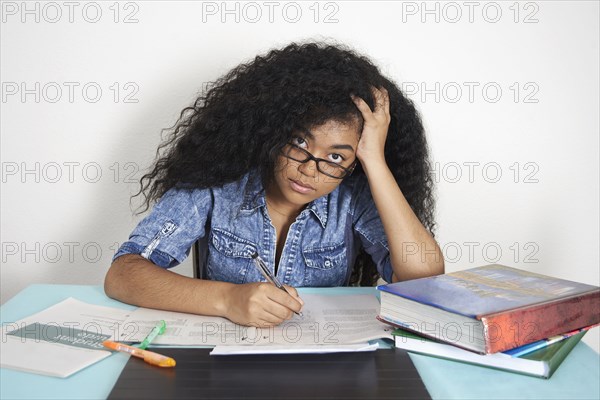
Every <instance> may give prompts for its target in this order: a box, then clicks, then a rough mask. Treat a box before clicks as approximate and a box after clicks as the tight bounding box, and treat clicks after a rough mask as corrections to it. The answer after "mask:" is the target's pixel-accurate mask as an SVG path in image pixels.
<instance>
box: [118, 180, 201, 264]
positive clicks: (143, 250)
mask: <svg viewBox="0 0 600 400" xmlns="http://www.w3.org/2000/svg"><path fill="white" fill-rule="evenodd" d="M212 206H213V201H212V193H211V191H210V189H193V190H188V189H171V190H169V191H167V192H166V193H165V194H164V195H163V196H162V197H161V199H160V200H159V201H158V202H157V203H156V204H155V206H154V207H153V208H152V211H151V212H150V214H148V216H146V217H145V218H144V219H143V220H142V221H140V223H139V224H138V225H137V226H136V227H135V229H134V230H133V232H131V235H129V240H128V241H127V242H125V243H123V244H122V245H121V246H120V247H119V250H118V251H117V253H116V254H115V255H114V257H113V261H114V260H115V259H117V258H118V257H120V256H122V255H124V254H140V255H141V256H142V257H144V258H146V259H148V260H150V261H151V262H153V263H154V264H156V265H158V266H160V267H163V268H171V267H174V266H176V265H178V264H180V263H181V262H182V261H183V260H184V259H185V258H186V257H187V256H188V255H189V252H190V248H191V246H192V244H194V242H195V241H196V240H198V239H200V238H201V237H203V236H204V234H205V231H206V228H205V227H206V222H207V219H208V217H209V215H210V213H211V211H212Z"/></svg>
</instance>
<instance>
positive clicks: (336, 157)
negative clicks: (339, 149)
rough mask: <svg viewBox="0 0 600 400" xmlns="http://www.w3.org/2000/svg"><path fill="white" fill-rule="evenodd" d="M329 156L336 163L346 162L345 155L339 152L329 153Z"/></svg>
mask: <svg viewBox="0 0 600 400" xmlns="http://www.w3.org/2000/svg"><path fill="white" fill-rule="evenodd" d="M329 158H330V159H331V161H333V162H334V163H338V164H341V163H343V162H344V157H343V156H342V155H340V154H337V153H333V154H330V155H329Z"/></svg>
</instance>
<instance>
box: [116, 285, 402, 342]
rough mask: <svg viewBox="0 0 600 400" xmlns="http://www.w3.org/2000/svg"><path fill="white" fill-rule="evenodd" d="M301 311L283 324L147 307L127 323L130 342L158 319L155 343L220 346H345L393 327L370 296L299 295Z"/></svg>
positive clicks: (386, 333) (382, 334) (384, 334)
mask: <svg viewBox="0 0 600 400" xmlns="http://www.w3.org/2000/svg"><path fill="white" fill-rule="evenodd" d="M301 296H302V300H304V308H303V309H302V316H299V315H295V316H294V318H292V319H291V320H289V321H286V322H284V323H283V324H281V325H279V326H276V327H270V328H260V327H248V326H241V325H238V324H234V323H232V322H231V321H229V320H227V319H225V318H219V317H205V316H199V315H193V314H185V313H175V312H168V311H161V310H154V309H148V308H139V309H137V310H136V311H133V312H131V314H130V316H129V318H128V319H127V320H126V321H125V325H126V326H135V327H136V332H137V333H136V334H134V335H131V336H130V339H131V340H132V341H141V340H143V338H144V337H145V336H146V335H147V334H148V333H149V332H150V330H152V328H154V327H155V326H156V324H157V323H158V322H159V321H160V320H164V321H166V324H167V329H166V332H165V333H164V334H163V335H160V336H158V337H157V338H156V339H155V340H154V342H153V343H154V344H164V345H190V346H202V345H205V346H218V345H231V346H240V345H274V346H275V345H277V346H282V345H283V346H311V345H329V346H335V345H349V344H357V343H365V342H367V341H369V340H375V339H381V338H390V339H391V338H392V336H391V331H392V330H393V328H392V327H391V326H389V325H387V324H384V323H382V322H380V321H378V320H377V319H376V316H377V315H378V312H379V302H378V300H377V298H376V297H375V296H373V295H328V296H326V295H315V294H302V295H301Z"/></svg>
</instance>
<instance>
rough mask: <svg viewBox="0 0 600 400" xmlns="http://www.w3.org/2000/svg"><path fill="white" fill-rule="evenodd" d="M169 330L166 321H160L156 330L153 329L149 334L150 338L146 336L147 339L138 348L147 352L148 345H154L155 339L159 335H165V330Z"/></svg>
mask: <svg viewBox="0 0 600 400" xmlns="http://www.w3.org/2000/svg"><path fill="white" fill-rule="evenodd" d="M166 328H167V324H166V322H165V321H164V320H160V322H159V323H158V325H156V326H155V327H154V329H152V330H151V331H150V333H149V334H148V336H146V338H145V339H144V340H143V341H142V343H140V344H139V346H136V347H138V348H140V349H142V350H145V349H146V348H147V347H148V345H149V344H150V343H152V341H153V340H154V338H156V337H157V336H158V335H162V334H163V333H165V329H166Z"/></svg>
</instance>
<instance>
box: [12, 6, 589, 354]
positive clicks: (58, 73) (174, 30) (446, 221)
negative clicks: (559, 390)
mask: <svg viewBox="0 0 600 400" xmlns="http://www.w3.org/2000/svg"><path fill="white" fill-rule="evenodd" d="M72 4H73V5H68V4H65V3H63V2H55V3H45V2H33V1H30V2H26V3H23V2H20V1H18V2H17V1H15V2H12V1H3V2H2V25H1V81H2V100H1V104H0V105H1V121H2V122H1V130H2V138H1V147H2V149H1V157H2V160H1V161H2V190H1V201H2V202H1V207H2V209H1V211H2V216H1V217H2V224H1V234H2V238H1V243H2V266H1V301H2V303H4V302H5V301H6V300H8V299H9V298H11V297H12V296H14V295H15V294H17V293H18V292H19V291H20V290H21V289H23V288H25V287H26V286H28V285H29V284H32V283H63V284H64V283H69V284H93V285H98V284H101V283H102V282H103V278H104V275H105V273H106V271H107V269H108V267H109V264H110V261H111V257H112V255H113V254H114V252H115V250H116V248H117V247H118V244H119V243H122V242H123V241H125V240H126V239H127V237H128V234H129V232H130V231H131V230H132V229H133V227H134V226H135V224H136V222H137V221H138V220H139V219H140V218H141V217H139V216H134V215H133V214H132V209H131V207H130V203H129V196H130V194H132V193H134V192H135V191H136V190H137V185H136V184H135V181H136V179H138V178H139V177H140V176H141V174H142V172H143V171H144V170H145V169H146V168H147V167H148V166H149V165H150V163H151V160H152V159H153V157H154V151H155V149H156V146H157V145H158V143H159V142H160V130H161V129H162V128H165V127H169V126H171V125H172V124H173V123H174V122H175V120H176V117H177V116H178V114H179V112H180V110H181V109H182V108H183V107H185V106H186V105H188V104H190V103H191V102H192V101H193V100H194V99H195V96H196V93H197V92H198V91H199V90H200V89H201V88H202V85H203V83H204V82H207V81H211V80H214V79H216V78H217V77H219V76H221V75H222V74H224V73H225V72H227V71H228V70H229V69H230V68H232V67H234V66H235V65H237V64H238V63H240V62H245V61H248V60H249V59H251V58H252V57H254V56H255V55H257V54H259V53H264V52H266V51H267V50H269V49H271V48H278V47H283V46H285V45H286V44H288V43H289V42H290V41H293V40H304V39H309V38H312V39H324V38H325V39H330V40H335V41H339V42H343V43H346V44H349V45H351V46H352V47H354V48H355V49H357V50H358V51H360V52H363V53H365V54H366V55H368V56H370V57H371V58H372V59H373V60H374V61H375V62H376V63H377V64H378V65H380V66H381V68H382V70H383V71H384V73H386V74H387V75H388V76H390V77H392V78H393V79H394V80H395V81H396V82H398V83H399V84H403V85H404V87H405V89H406V90H407V93H409V95H410V97H411V98H412V99H414V101H415V102H416V104H417V106H418V108H419V109H420V111H421V112H422V116H423V119H424V122H425V125H426V128H427V131H428V138H429V143H430V146H431V150H432V157H433V161H434V162H435V165H436V180H437V182H438V186H437V197H438V213H437V221H438V224H439V228H438V231H437V238H438V241H439V243H440V245H441V246H442V248H443V250H444V254H445V256H446V266H447V271H448V272H451V271H456V270H460V269H465V268H468V267H472V266H477V265H483V264H487V263H490V262H500V263H504V264H507V265H512V266H516V267H519V268H523V269H526V270H529V271H533V272H540V273H545V274H549V275H553V276H556V277H560V278H565V279H571V280H575V281H580V282H585V283H589V284H594V285H599V284H600V276H599V268H598V267H599V255H598V253H599V252H598V243H599V213H598V209H599V207H598V205H599V202H598V188H599V186H598V182H599V179H598V167H599V159H598V154H599V143H598V133H599V116H598V110H599V37H600V35H599V34H600V32H599V19H598V15H599V3H598V2H596V1H581V2H576V1H536V2H514V1H498V2H486V1H481V2H471V3H468V2H450V3H448V2H427V3H423V2H420V1H419V2H374V1H370V2H366V1H364V2H361V1H352V2H339V1H338V2H320V3H316V2H297V3H295V2H283V1H282V2H271V3H269V2H253V3H243V2H228V3H226V4H224V3H222V2H191V1H179V2H177V1H176V2H166V1H165V2H160V1H134V2H121V3H114V2H74V3H72ZM227 10H229V12H227ZM98 89H100V91H101V92H99V91H98ZM177 271H179V272H181V273H183V274H188V275H191V263H190V260H189V259H188V260H187V261H186V262H185V263H184V264H182V265H181V266H180V267H178V268H177ZM597 331H598V329H596V330H595V331H593V332H591V333H590V334H588V335H587V337H586V341H587V342H588V343H590V344H591V345H592V346H593V347H595V348H596V349H598V348H599V347H600V345H599V343H598V332H597Z"/></svg>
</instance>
